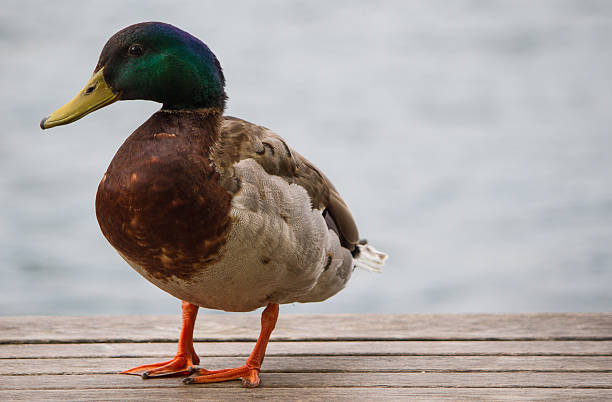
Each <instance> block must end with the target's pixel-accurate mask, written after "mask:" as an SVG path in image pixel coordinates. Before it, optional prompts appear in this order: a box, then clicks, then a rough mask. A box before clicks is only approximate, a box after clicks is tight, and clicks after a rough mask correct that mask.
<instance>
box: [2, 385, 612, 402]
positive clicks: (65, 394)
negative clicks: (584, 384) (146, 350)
mask: <svg viewBox="0 0 612 402" xmlns="http://www.w3.org/2000/svg"><path fill="white" fill-rule="evenodd" d="M407 398H409V399H412V400H432V399H434V398H435V399H447V400H457V399H461V400H483V399H484V400H549V401H550V400H583V401H584V400H610V399H612V390H607V389H606V390H602V389H564V388H561V389H542V388H532V389H524V388H471V389H466V388H462V389H457V388H307V389H295V388H255V389H249V390H245V389H240V388H227V389H221V388H211V387H208V388H207V389H202V387H187V386H186V387H180V388H176V389H173V390H172V391H171V392H169V391H168V390H167V389H149V390H147V391H146V395H143V390H142V389H139V388H137V389H104V390H98V389H88V390H65V389H64V390H42V391H31V390H10V391H0V399H3V400H13V401H20V400H24V401H32V400H41V399H44V400H143V399H147V400H203V401H218V400H227V399H231V400H250V399H272V400H282V401H320V400H334V401H354V400H365V399H367V400H384V401H394V400H398V401H399V400H406V399H407Z"/></svg>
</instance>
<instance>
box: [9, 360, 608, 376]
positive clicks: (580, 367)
mask: <svg viewBox="0 0 612 402" xmlns="http://www.w3.org/2000/svg"><path fill="white" fill-rule="evenodd" d="M158 361H159V359H154V358H114V359H108V358H82V359H5V360H3V361H2V365H1V366H0V375H21V374H29V375H32V374H35V375H40V374H57V375H61V374H84V373H89V374H94V373H102V374H113V373H117V372H119V371H122V370H126V369H129V368H131V367H135V366H139V365H141V364H149V363H156V362H158ZM244 361H245V359H244V358H241V357H207V358H206V359H202V360H201V362H200V366H201V367H204V368H206V369H209V370H218V369H225V368H231V367H238V366H241V365H242V364H244ZM611 367H612V357H600V356H588V357H585V356H580V357H566V356H289V357H281V356H269V357H266V361H265V363H264V365H263V366H262V372H298V373H310V372H339V373H341V372H413V371H437V372H445V371H455V372H469V371H499V372H503V371H556V372H598V371H599V372H605V371H607V370H609V369H610V368H611Z"/></svg>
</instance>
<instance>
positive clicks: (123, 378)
mask: <svg viewBox="0 0 612 402" xmlns="http://www.w3.org/2000/svg"><path fill="white" fill-rule="evenodd" d="M261 378H262V381H263V382H264V385H265V387H266V388H324V387H346V388H351V387H355V386H359V387H410V388H422V387H440V386H442V385H444V386H445V387H451V388H462V387H463V388H465V387H472V388H474V387H476V388H517V387H529V388H550V387H555V388H601V389H610V388H612V373H605V374H602V375H598V376H594V375H593V374H592V373H518V372H510V373H496V372H493V373H371V372H370V373H308V374H306V373H264V374H262V375H261ZM32 379H33V378H32V377H26V376H21V375H19V376H5V377H3V378H2V383H1V384H0V390H7V389H23V388H24V387H25V386H27V388H28V389H31V390H44V389H64V388H71V389H91V388H98V389H102V388H114V389H119V388H142V389H151V388H177V387H182V386H183V385H182V384H181V379H180V378H155V379H149V380H142V379H141V378H139V377H135V376H127V375H120V374H83V375H37V376H36V377H35V381H32ZM206 387H209V388H211V387H212V388H223V389H226V388H239V387H241V384H240V382H239V381H230V382H227V383H217V384H210V385H207V386H206Z"/></svg>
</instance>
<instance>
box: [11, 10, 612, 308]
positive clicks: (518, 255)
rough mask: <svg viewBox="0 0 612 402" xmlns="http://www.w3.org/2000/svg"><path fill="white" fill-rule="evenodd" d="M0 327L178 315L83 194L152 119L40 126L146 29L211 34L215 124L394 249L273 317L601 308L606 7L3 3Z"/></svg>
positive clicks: (610, 145)
mask: <svg viewBox="0 0 612 402" xmlns="http://www.w3.org/2000/svg"><path fill="white" fill-rule="evenodd" d="M2 4H3V5H2V7H1V8H0V54H1V59H0V85H1V96H0V113H1V114H0V118H1V122H2V130H1V132H0V314H1V315H13V314H117V313H142V314H149V313H174V312H176V311H178V310H179V303H178V301H177V300H175V299H174V298H173V297H171V296H169V295H167V294H165V293H164V292H162V291H161V290H159V289H157V288H156V287H154V286H153V285H151V284H149V283H148V282H147V281H146V280H144V279H143V278H141V277H140V276H139V275H138V274H137V273H136V272H135V271H133V270H132V269H131V268H130V267H129V266H128V265H127V264H126V263H125V262H124V261H123V260H122V259H121V258H120V257H119V256H118V255H117V254H116V253H115V251H114V250H113V249H112V248H111V247H110V245H109V244H108V243H107V242H106V241H105V239H104V238H103V237H102V235H101V233H100V230H99V228H98V224H97V221H96V218H95V212H94V199H95V194H96V189H97V185H98V182H99V180H100V178H101V177H102V175H103V174H104V172H105V170H106V167H107V165H108V163H109V162H110V160H111V158H112V157H113V155H114V153H115V151H116V150H117V148H118V147H119V146H120V145H121V143H122V142H123V141H124V139H125V138H126V137H127V136H128V135H129V134H130V133H131V132H132V131H133V130H134V129H135V128H136V127H138V126H139V125H140V124H141V123H142V122H144V120H145V119H146V118H147V117H148V116H149V115H150V114H152V113H153V112H154V111H155V110H157V109H158V108H159V105H157V104H155V103H151V102H142V101H141V102H134V101H132V102H119V103H116V104H114V105H112V106H110V107H108V108H105V109H103V110H100V111H98V112H96V113H94V114H93V115H90V116H87V117H86V118H84V119H83V120H80V121H79V122H77V123H75V124H72V125H69V126H65V127H61V128H56V129H53V130H50V131H47V132H42V131H41V130H40V129H39V128H38V122H39V120H40V118H41V117H42V116H43V115H46V114H48V113H50V112H52V111H53V110H55V109H56V108H57V107H59V106H61V105H62V104H63V103H65V102H66V101H68V100H69V99H71V98H72V97H73V96H74V95H75V94H76V93H77V91H79V90H80V89H81V88H82V86H83V85H84V84H85V82H86V81H87V79H88V78H89V76H90V74H91V72H92V71H93V68H94V66H95V64H96V62H97V58H98V55H99V52H100V50H101V49H102V47H103V45H104V43H105V42H106V40H107V39H108V38H109V37H110V36H111V35H112V34H113V33H115V32H116V31H117V30H119V29H121V28H123V27H125V26H127V25H130V24H132V23H136V22H142V21H147V20H161V21H165V22H169V23H172V24H174V25H177V26H179V27H180V28H182V29H184V30H187V31H188V32H190V33H192V34H194V35H195V36H197V37H199V38H200V39H202V40H203V41H204V42H206V43H207V44H208V45H209V46H210V47H211V49H212V50H213V51H214V52H215V53H216V54H217V56H218V57H219V59H220V61H221V64H222V65H223V67H224V71H225V74H226V77H227V80H228V85H227V92H228V94H229V97H230V100H229V107H228V110H227V114H230V115H235V116H239V117H242V118H244V119H247V120H249V121H252V122H255V123H258V124H262V125H265V126H267V127H269V128H272V129H273V130H274V131H276V132H277V133H279V134H281V135H282V136H283V137H285V138H286V139H287V141H288V142H289V143H290V144H291V145H292V146H293V147H294V148H296V149H297V150H298V151H299V152H300V153H302V154H303V155H305V156H307V157H308V158H309V159H311V160H312V161H313V162H314V163H315V164H316V165H318V166H319V167H320V168H322V169H323V170H324V171H325V172H326V173H327V175H328V176H329V177H330V178H332V180H333V181H334V182H335V184H336V186H337V187H338V188H339V189H340V191H341V193H342V194H343V196H344V197H345V198H346V199H347V200H348V203H349V205H350V206H351V208H352V210H353V213H354V215H355V217H356V219H357V221H358V223H359V226H360V231H361V234H362V236H364V237H366V238H368V239H369V240H370V241H371V242H372V243H373V244H375V245H376V246H377V247H379V248H380V249H382V250H384V251H387V252H388V253H389V254H390V259H389V263H388V266H387V268H386V271H385V273H384V274H383V275H376V274H371V273H368V272H355V274H354V276H353V279H352V281H351V282H350V283H349V286H348V287H347V289H345V290H344V291H343V292H341V293H340V294H338V295H337V296H335V297H334V298H332V299H330V300H329V301H327V302H325V303H317V304H304V305H298V304H296V305H290V306H285V307H283V308H282V310H283V311H286V312H336V313H342V312H502V311H604V310H608V311H609V310H611V309H612V180H611V177H612V157H611V155H610V153H611V151H612V137H611V134H612V133H611V127H612V124H611V123H612V44H611V39H612V2H607V1H587V0H573V1H563V0H559V1H493V0H486V1H468V0H464V1H453V2H445V1H429V0H423V1H381V2H372V1H362V2H356V1H352V2H340V1H338V2H336V1H334V2H327V1H303V2H297V1H293V2H287V1H257V2H247V1H228V2H220V1H214V2H213V1H202V2H200V1H198V2H196V1H194V2H181V1H172V2H170V1H144V0H142V1H141V0H133V1H111V0H107V1H103V2H84V1H72V2H66V1H57V2H43V1H40V2H32V1H3V3H2Z"/></svg>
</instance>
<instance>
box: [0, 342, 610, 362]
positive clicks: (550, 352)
mask: <svg viewBox="0 0 612 402" xmlns="http://www.w3.org/2000/svg"><path fill="white" fill-rule="evenodd" d="M252 348H253V342H197V343H196V344H195V349H196V351H197V353H198V355H199V356H200V357H207V356H226V357H227V356H245V357H246V356H248V355H249V353H251V349H252ZM175 352H176V344H175V343H173V342H166V343H129V342H128V343H84V344H83V343H69V344H4V345H0V359H14V358H19V359H39V358H66V357H156V358H167V357H169V356H172V355H174V353H175ZM266 355H267V356H289V355H327V356H334V355H362V356H364V355H372V356H374V355H376V356H383V355H404V356H501V355H504V356H612V341H599V342H597V341H555V342H547V341H505V342H497V341H445V342H442V341H393V342H385V341H361V342H358V341H345V342H341V341H336V342H320V341H314V342H299V341H297V342H283V341H278V342H271V343H270V344H269V346H268V349H267V352H266Z"/></svg>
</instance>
